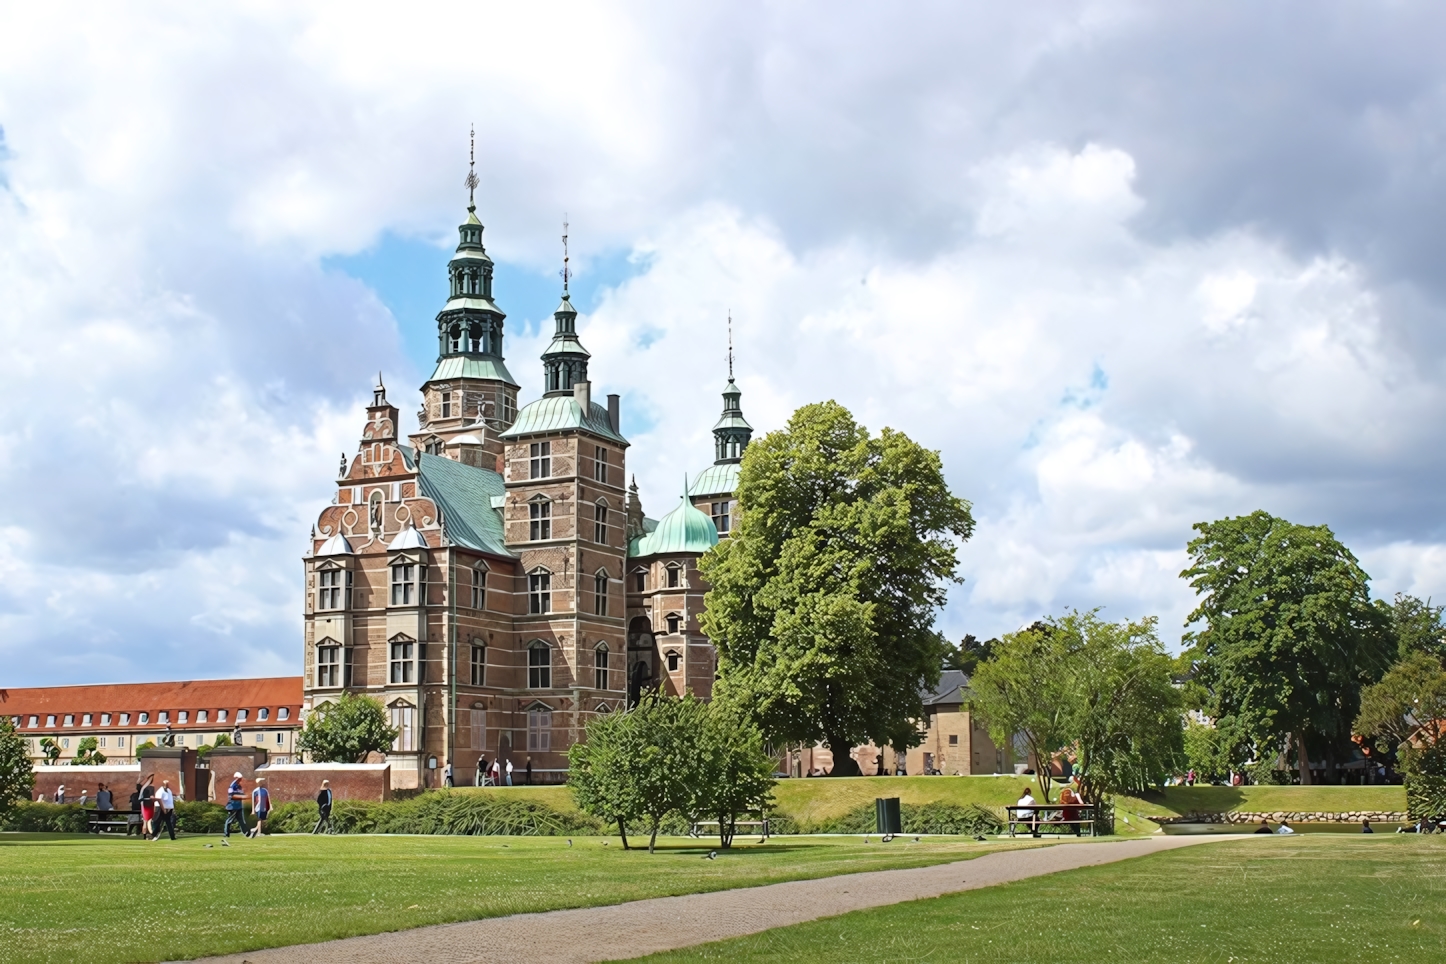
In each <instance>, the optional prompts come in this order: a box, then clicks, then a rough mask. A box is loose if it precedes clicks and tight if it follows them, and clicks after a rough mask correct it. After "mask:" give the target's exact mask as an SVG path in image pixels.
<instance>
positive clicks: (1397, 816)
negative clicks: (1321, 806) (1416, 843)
mask: <svg viewBox="0 0 1446 964" xmlns="http://www.w3.org/2000/svg"><path fill="white" fill-rule="evenodd" d="M1149 819H1150V820H1152V821H1154V822H1155V823H1158V824H1171V823H1260V821H1262V820H1269V821H1270V822H1271V823H1280V822H1281V821H1282V820H1285V821H1289V822H1290V823H1360V822H1361V821H1362V820H1370V821H1371V822H1373V823H1407V822H1408V820H1409V818H1408V817H1407V816H1406V811H1404V810H1348V811H1331V810H1270V811H1250V810H1228V811H1223V812H1222V811H1219V810H1191V811H1190V812H1189V813H1184V814H1181V815H1180V816H1178V817H1150V818H1149Z"/></svg>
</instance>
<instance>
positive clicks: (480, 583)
mask: <svg viewBox="0 0 1446 964" xmlns="http://www.w3.org/2000/svg"><path fill="white" fill-rule="evenodd" d="M472 608H473V609H486V608H487V564H486V563H483V562H479V563H477V565H476V566H475V567H474V568H473V570H472Z"/></svg>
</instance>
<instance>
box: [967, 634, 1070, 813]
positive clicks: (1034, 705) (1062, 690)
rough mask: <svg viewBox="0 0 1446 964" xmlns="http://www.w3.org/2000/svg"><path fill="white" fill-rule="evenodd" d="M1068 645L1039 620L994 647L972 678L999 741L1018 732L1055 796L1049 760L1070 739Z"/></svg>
mask: <svg viewBox="0 0 1446 964" xmlns="http://www.w3.org/2000/svg"><path fill="white" fill-rule="evenodd" d="M1068 656H1069V653H1068V650H1067V649H1066V648H1065V647H1062V646H1060V645H1058V644H1057V641H1056V640H1055V634H1054V630H1053V628H1052V627H1051V626H1049V625H1047V624H1045V623H1035V624H1034V625H1033V626H1030V627H1028V628H1026V629H1022V630H1020V631H1019V632H1017V633H1006V634H1005V635H1004V636H1003V637H1002V638H1000V640H999V642H998V643H997V644H996V645H995V646H994V647H992V652H991V653H990V656H989V659H987V660H985V661H984V662H982V663H980V664H979V665H978V666H977V667H976V668H975V670H974V675H973V676H972V677H970V680H969V689H970V692H971V694H972V698H971V700H970V702H971V704H972V706H973V709H974V711H975V712H977V713H978V714H979V716H980V717H981V718H982V719H983V720H984V721H985V723H986V724H987V725H988V727H989V738H990V739H991V740H993V741H994V743H995V745H997V746H1008V745H1010V744H1012V743H1013V742H1014V738H1015V737H1016V736H1018V737H1019V739H1020V740H1021V741H1022V742H1023V743H1024V746H1025V748H1026V749H1027V750H1028V751H1029V756H1030V757H1031V758H1032V761H1033V762H1034V763H1035V764H1036V766H1035V770H1036V773H1037V777H1038V781H1039V791H1040V794H1041V795H1042V796H1043V799H1044V800H1045V801H1046V802H1048V801H1049V798H1050V785H1049V775H1048V773H1047V772H1045V771H1046V770H1047V769H1048V767H1047V766H1044V765H1043V764H1045V763H1047V762H1048V761H1049V760H1050V759H1051V758H1053V756H1054V755H1055V754H1056V753H1058V752H1059V751H1060V750H1061V749H1062V748H1063V747H1064V746H1065V744H1066V743H1067V742H1068V739H1069V717H1070V706H1069V700H1070V695H1069V685H1070V679H1069V674H1070V673H1071V672H1072V669H1071V667H1070V666H1069V664H1068Z"/></svg>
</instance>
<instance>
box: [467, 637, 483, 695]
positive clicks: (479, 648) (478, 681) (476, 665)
mask: <svg viewBox="0 0 1446 964" xmlns="http://www.w3.org/2000/svg"><path fill="white" fill-rule="evenodd" d="M469 667H470V669H471V675H470V676H469V677H468V678H469V679H471V680H472V685H473V686H486V685H487V644H486V643H484V642H482V641H481V640H477V639H474V640H473V641H472V653H471V660H470V662H469Z"/></svg>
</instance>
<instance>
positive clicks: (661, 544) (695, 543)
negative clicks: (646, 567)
mask: <svg viewBox="0 0 1446 964" xmlns="http://www.w3.org/2000/svg"><path fill="white" fill-rule="evenodd" d="M717 544H718V530H717V529H715V528H713V520H712V519H710V518H708V517H707V516H706V515H704V514H703V513H701V512H699V511H698V510H697V509H695V508H694V507H693V503H691V502H689V501H688V500H687V498H686V497H680V501H679V502H678V507H677V508H676V509H674V510H673V511H672V512H669V513H668V514H667V515H665V516H663V518H662V520H661V521H659V522H658V527H657V528H656V529H654V530H653V531H652V532H650V533H648V534H647V535H645V536H642V537H641V538H638V539H634V540H633V543H632V545H630V546H628V555H629V556H671V555H677V554H678V553H697V554H699V555H701V554H702V553H705V552H707V551H708V550H709V549H711V548H713V547H714V546H716V545H717Z"/></svg>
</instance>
